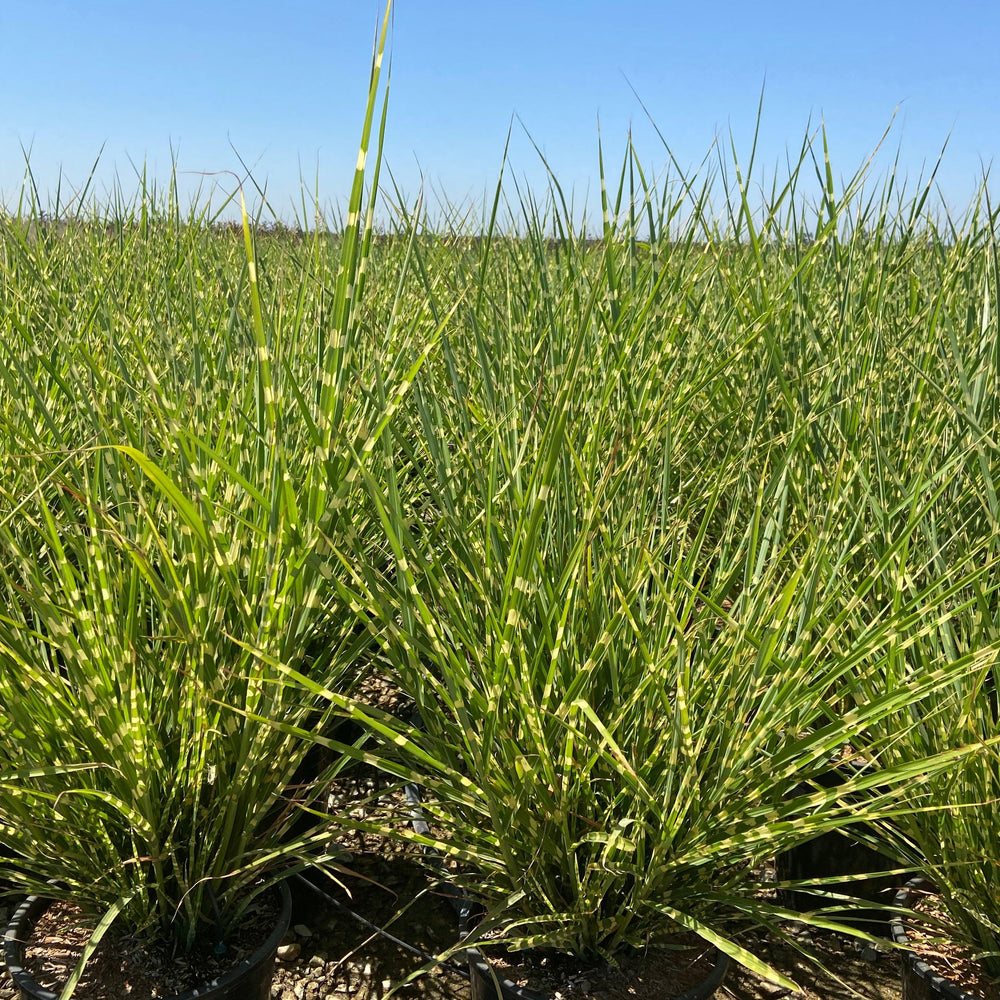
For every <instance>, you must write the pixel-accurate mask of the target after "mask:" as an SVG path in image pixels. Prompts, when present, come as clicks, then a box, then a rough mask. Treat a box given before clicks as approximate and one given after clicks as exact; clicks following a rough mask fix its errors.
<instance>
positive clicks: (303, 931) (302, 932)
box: [292, 924, 313, 938]
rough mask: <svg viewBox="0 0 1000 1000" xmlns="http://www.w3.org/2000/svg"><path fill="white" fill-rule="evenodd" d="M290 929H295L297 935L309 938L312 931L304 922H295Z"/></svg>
mask: <svg viewBox="0 0 1000 1000" xmlns="http://www.w3.org/2000/svg"><path fill="white" fill-rule="evenodd" d="M292 930H293V931H295V933H296V934H298V936H299V937H303V938H311V937H312V936H313V932H312V931H311V930H310V929H309V928H308V927H307V926H306V925H305V924H296V925H295V926H294V927H293V928H292Z"/></svg>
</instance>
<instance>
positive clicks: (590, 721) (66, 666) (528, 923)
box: [0, 12, 1000, 995]
mask: <svg viewBox="0 0 1000 1000" xmlns="http://www.w3.org/2000/svg"><path fill="white" fill-rule="evenodd" d="M387 16H388V12H387ZM384 45H385V26H384V25H383V33H382V36H381V39H380V41H379V43H378V45H377V46H376V52H375V56H374V59H373V68H372V78H371V91H370V97H369V103H368V107H367V114H366V119H365V125H364V132H363V143H362V156H361V157H360V159H359V165H358V172H357V175H356V180H355V185H354V189H353V192H352V195H351V199H350V203H349V207H348V214H347V216H346V219H345V222H344V225H343V227H342V230H341V231H340V232H338V233H337V234H335V235H334V234H331V233H329V232H328V231H326V230H325V229H324V228H323V227H319V228H316V229H313V230H311V231H302V232H293V231H289V232H284V231H280V230H278V231H275V232H273V233H271V234H270V235H268V236H267V237H266V238H264V236H263V234H262V230H261V229H260V227H258V226H257V225H255V221H259V220H251V219H249V218H248V217H247V215H246V212H245V210H244V212H243V224H242V226H240V227H236V228H235V229H234V228H233V227H226V226H221V225H218V224H217V222H218V218H219V216H218V214H213V212H212V211H211V210H210V209H209V208H207V207H205V206H204V205H195V206H194V207H192V208H191V209H190V211H189V212H187V213H186V214H182V213H181V211H180V209H179V206H178V203H177V197H176V190H175V189H174V188H173V187H172V186H171V187H170V188H169V189H168V190H167V191H165V192H158V191H156V190H155V189H153V188H151V187H149V186H147V185H145V184H143V186H142V187H141V188H140V190H139V191H138V192H137V194H136V196H135V198H134V200H132V201H131V202H127V201H125V200H124V199H122V198H121V197H120V196H119V195H115V196H114V197H111V198H110V199H108V200H107V201H106V202H105V203H104V204H102V205H96V206H95V207H94V208H93V209H92V210H85V209H84V208H83V207H82V206H83V204H84V203H85V199H84V198H82V197H81V198H80V200H79V201H78V202H77V207H76V208H75V209H74V210H73V211H71V212H63V211H60V210H59V208H58V206H56V208H55V210H54V211H51V210H48V209H47V210H46V211H44V212H43V210H42V205H41V202H40V201H39V200H38V199H37V197H27V198H26V199H25V201H24V202H23V203H22V204H21V205H20V206H19V208H18V211H17V212H16V213H15V214H13V215H10V216H7V217H4V218H0V277H2V280H0V324H2V336H0V379H2V390H0V428H2V431H0V432H2V435H3V442H4V447H3V449H2V451H0V463H2V464H0V700H2V704H3V706H4V712H3V714H2V716H0V777H2V786H0V845H2V849H3V850H4V851H5V852H6V855H7V858H8V860H7V862H6V863H3V874H4V877H5V878H7V880H8V881H9V882H12V883H13V884H14V885H16V886H17V887H19V888H22V889H26V890H31V891H43V892H46V893H47V894H50V895H54V896H58V897H67V898H68V897H72V898H74V899H76V900H77V901H79V902H81V903H83V904H84V905H85V906H86V907H87V908H88V909H89V910H90V912H91V913H92V915H93V917H94V919H95V925H96V921H98V920H99V919H100V918H102V917H105V918H108V919H106V920H105V921H104V923H102V924H101V925H100V926H101V927H102V928H103V927H104V926H105V925H106V924H107V923H108V920H110V918H115V919H119V920H121V921H124V922H125V924H126V925H127V926H128V927H129V928H130V929H132V930H133V931H146V932H148V933H152V934H173V935H174V936H175V937H176V938H177V939H178V941H179V942H180V943H181V945H182V946H184V947H189V946H190V945H191V944H192V943H193V942H194V941H195V940H196V939H197V938H198V937H199V936H200V935H204V934H210V935H217V934H221V935H223V936H224V933H225V929H226V927H227V926H228V925H229V924H230V923H231V922H232V921H233V920H234V919H235V918H236V917H237V916H238V914H239V912H240V911H241V909H242V908H243V907H245V905H246V903H247V902H248V900H249V898H250V897H251V896H252V894H253V893H254V892H256V891H259V889H260V887H261V885H262V884H265V883H266V882H267V880H269V879H274V878H279V877H281V876H283V875H284V874H286V873H287V872H288V871H289V870H290V869H291V868H294V867H295V866H296V865H300V864H303V863H305V861H306V860H308V859H310V858H316V857H318V858H320V859H323V858H325V859H326V860H327V861H331V862H335V859H334V858H333V856H331V855H330V854H328V853H327V846H326V841H327V839H328V837H329V835H330V832H331V829H332V828H335V827H336V824H337V823H338V822H349V820H348V818H347V817H327V816H326V815H325V814H324V812H323V809H322V801H321V796H322V790H323V786H324V783H325V782H326V781H327V780H328V779H329V778H330V777H331V776H333V775H334V774H336V773H337V772H338V771H339V770H340V769H341V768H342V767H344V766H345V765H346V764H348V763H349V762H350V761H351V760H352V759H359V758H365V759H369V760H373V761H375V762H377V763H379V764H380V766H382V767H383V768H384V769H385V770H386V771H387V772H388V773H390V774H393V775H396V776H397V777H399V778H400V779H401V780H407V781H416V782H418V783H419V784H420V785H421V786H422V788H423V795H424V809H425V811H426V815H427V818H428V820H429V822H430V829H431V832H430V833H429V834H427V835H418V834H416V833H413V832H412V831H409V830H408V828H405V827H403V826H399V827H397V828H395V829H392V830H388V831H386V832H388V833H391V834H392V835H394V836H399V837H405V838H409V839H411V840H414V841H416V842H418V843H421V844H423V845H424V846H426V847H431V848H434V849H435V850H436V851H437V852H439V853H440V854H443V855H445V856H446V858H448V859H449V860H450V862H452V863H451V864H450V865H449V866H448V869H447V870H448V872H449V876H448V877H450V878H452V879H453V880H454V882H455V884H456V886H457V887H458V888H460V889H461V890H462V891H463V892H465V893H468V894H469V895H470V896H471V897H473V898H474V899H475V900H476V901H478V902H479V903H481V904H482V905H483V907H484V908H485V911H486V914H487V915H486V919H485V920H484V923H483V925H482V929H488V928H499V929H501V930H502V931H503V934H504V936H505V937H506V938H507V939H508V940H509V941H510V942H511V943H512V944H513V945H514V946H516V947H527V946H535V945H548V946H554V947H558V948H562V949H568V950H571V951H574V952H576V953H578V954H581V955H594V954H601V955H609V956H613V955H614V954H616V953H618V952H619V951H620V950H621V949H623V948H626V947H629V946H641V945H643V944H645V943H648V942H650V941H653V942H655V941H656V940H658V939H659V938H661V937H663V936H664V935H666V934H669V933H670V932H671V931H674V930H677V929H678V928H681V927H684V928H690V929H693V930H695V931H696V932H697V933H698V934H700V935H701V936H702V937H703V938H705V939H706V940H708V941H711V942H713V943H715V944H717V945H718V946H719V947H720V948H722V949H723V950H724V951H726V952H728V953H729V954H730V955H732V956H734V957H735V958H736V959H738V960H739V961H741V962H743V963H744V964H746V965H748V966H750V967H751V968H754V969H757V970H758V971H761V972H763V973H764V974H767V975H770V976H771V977H772V978H775V979H776V981H781V977H780V976H778V975H777V973H775V972H773V970H770V969H768V968H767V967H766V966H764V965H763V964H762V963H761V962H760V961H759V960H758V959H757V958H755V957H754V956H753V955H752V954H751V953H750V952H749V951H748V950H747V949H746V948H745V946H744V944H743V943H741V942H742V940H743V932H744V930H745V929H746V928H748V927H751V926H760V925H763V926H766V927H769V928H771V929H772V930H773V931H774V932H775V933H778V934H783V933H785V932H784V930H783V923H782V921H783V920H784V919H785V918H786V917H787V916H788V914H787V913H785V911H783V910H781V909H780V908H779V907H778V906H776V905H775V904H774V903H773V902H771V901H769V900H768V899H767V898H766V897H764V896H762V895H761V893H760V891H759V890H760V888H761V886H760V884H759V878H758V875H757V870H758V867H759V865H760V863H761V862H762V861H764V860H765V859H767V858H769V857H771V856H773V854H774V852H775V851H776V850H779V849H782V848H786V847H790V846H793V845H795V844H796V843H799V842H802V841H803V840H806V839H808V838H809V837H811V836H814V835H816V834H817V833H820V832H822V831H825V830H828V829H833V828H836V827H838V826H842V825H844V824H846V823H847V822H848V821H849V820H853V821H857V820H858V819H868V820H869V821H871V822H873V823H881V824H882V827H883V829H884V830H885V836H886V838H887V840H891V841H892V843H893V845H894V847H895V848H896V849H897V850H898V853H899V856H900V858H904V857H905V858H912V857H914V855H915V852H916V853H920V852H922V853H923V855H924V856H925V857H926V858H927V864H928V868H929V871H930V873H931V874H932V875H933V877H934V878H935V880H936V882H937V884H938V886H939V887H940V888H941V890H942V893H943V896H944V899H945V901H946V903H947V904H948V906H949V912H950V913H951V916H952V918H953V919H954V921H955V925H956V928H957V929H956V932H955V933H957V934H959V935H960V936H962V937H964V938H967V939H969V940H970V941H972V942H974V944H975V947H976V949H977V950H978V951H979V952H980V953H982V954H983V955H984V956H993V957H994V959H995V954H996V952H997V940H998V935H1000V932H998V928H1000V891H998V889H997V886H996V884H995V879H994V878H993V876H992V874H990V873H992V872H995V870H996V847H995V845H996V843H997V831H996V822H995V815H996V811H995V808H994V804H995V802H996V800H997V797H998V792H997V788H996V780H995V779H996V759H995V758H996V746H995V743H994V742H993V741H994V740H995V738H996V736H997V711H996V698H997V694H996V690H997V680H996V665H995V663H996V643H997V638H998V636H997V628H996V618H997V588H996V582H995V580H996V562H997V557H998V552H997V545H998V542H997V538H998V537H1000V536H998V532H997V527H998V524H997V521H998V516H1000V507H998V499H997V481H996V476H995V470H996V469H997V468H998V464H997V433H998V412H997V399H998V395H997V389H998V377H1000V337H998V332H997V320H996V299H997V289H998V280H1000V267H998V254H997V244H996V226H997V217H996V212H995V211H994V210H993V208H992V207H991V205H990V204H989V202H988V199H987V196H986V191H985V188H984V190H983V192H982V193H981V195H980V196H979V197H978V198H977V200H976V201H975V202H974V203H973V204H972V205H971V206H970V207H969V209H968V211H967V212H966V213H965V214H963V215H962V216H960V217H955V216H953V215H949V214H948V212H947V211H946V210H945V209H944V208H942V207H940V206H936V207H935V202H934V199H933V197H932V192H933V178H931V179H930V181H928V182H927V183H926V184H922V185H919V186H918V187H916V188H915V189H912V190H909V191H908V190H907V189H906V187H905V185H904V184H903V183H902V179H901V178H898V177H896V176H893V175H890V176H889V177H888V179H886V180H884V181H881V182H877V181H876V180H875V179H873V178H872V177H870V176H869V175H868V173H867V169H866V168H862V169H861V170H859V171H858V173H857V174H855V175H853V176H851V177H849V178H848V179H847V180H846V181H845V182H843V183H842V184H839V185H838V184H836V183H835V182H834V179H833V178H834V176H835V173H834V168H833V165H832V163H831V160H830V154H829V151H828V149H827V146H826V137H825V135H823V133H822V132H820V133H819V134H818V135H814V136H810V137H808V138H807V140H806V141H805V142H804V144H803V146H802V148H801V153H800V156H799V159H798V160H797V161H796V162H793V163H792V165H791V167H790V168H789V170H788V171H787V175H786V176H781V177H776V179H775V181H774V183H773V185H772V186H771V187H770V188H768V189H765V190H759V189H757V188H755V187H752V186H751V185H750V183H749V180H748V178H750V177H752V176H757V174H758V173H759V171H758V170H757V167H756V164H755V163H754V156H753V153H751V156H750V157H749V159H748V160H747V162H742V161H741V160H740V158H739V157H738V156H737V154H736V152H735V150H730V151H724V150H721V149H720V150H719V151H717V152H718V155H717V158H716V159H715V161H711V160H709V161H706V163H707V164H708V166H706V167H705V168H704V169H703V171H702V172H694V173H691V174H688V175H685V174H682V173H680V172H678V171H677V170H676V168H672V169H671V170H670V171H668V172H667V173H666V174H665V175H663V176H660V177H656V178H654V177H652V176H650V175H649V174H648V173H647V172H646V171H645V170H644V168H643V166H642V164H641V163H640V162H639V159H638V157H637V156H636V154H635V151H634V150H633V149H632V148H631V147H629V148H627V149H626V152H625V155H624V157H623V158H622V161H621V166H620V169H619V170H616V171H614V173H610V172H609V171H608V169H607V168H606V166H605V158H604V154H603V150H601V151H600V165H601V172H602V216H601V219H600V220H599V230H600V236H599V238H594V237H593V235H592V234H590V230H589V228H588V223H587V222H586V220H583V221H581V220H580V219H579V218H578V217H576V215H575V214H574V210H573V208H572V207H571V204H570V203H569V201H568V199H567V197H566V195H565V193H564V192H563V191H562V189H561V188H560V187H559V184H558V181H557V179H556V178H554V177H553V178H551V181H550V186H549V189H548V191H546V192H544V193H536V192H527V191H523V190H519V189H518V188H517V186H516V185H515V184H512V183H511V182H508V181H503V180H502V181H501V182H500V183H499V184H498V186H497V189H496V197H495V200H494V201H493V203H492V205H489V206H487V208H486V211H485V213H484V216H483V218H482V219H481V220H480V221H478V222H476V223H474V224H473V223H471V222H470V221H469V219H468V217H467V216H466V215H465V214H463V212H462V211H461V210H459V209H454V210H451V209H448V208H447V207H445V209H443V211H444V213H445V217H444V218H443V220H440V219H439V220H437V224H436V225H432V224H431V222H430V220H429V219H428V218H427V217H426V215H425V212H424V209H423V207H422V205H421V204H420V203H417V204H416V205H413V206H410V207H405V206H402V203H401V202H400V200H399V199H398V198H396V199H393V201H394V203H395V204H396V205H397V206H398V207H397V209H396V212H395V215H394V216H393V218H392V223H391V226H390V231H389V232H388V233H386V234H384V235H382V236H380V237H379V238H376V235H375V224H374V219H375V214H376V205H377V194H376V192H377V191H378V183H379V166H380V160H381V156H380V150H381V142H382V133H383V130H384V125H385V104H384V99H383V96H382V94H383V91H382V90H380V86H379V73H380V68H381V58H382V53H383V51H384ZM370 143H374V149H375V155H373V157H372V163H373V164H374V166H373V167H372V166H370V167H369V168H368V170H367V173H366V166H365V158H366V153H367V151H368V148H369V144H370ZM713 162H714V165H712V164H713ZM366 177H367V184H366ZM28 190H29V191H30V186H29V189H28ZM720 191H721V192H722V195H721V201H720ZM720 206H721V211H720V210H719V209H720ZM375 663H377V664H378V666H379V668H380V669H382V670H384V671H387V672H389V673H390V674H391V676H392V677H393V678H394V679H395V680H396V682H397V683H398V684H399V685H400V686H401V687H402V688H403V689H404V690H405V691H406V692H407V693H408V694H409V695H411V696H412V698H413V699H414V701H415V703H416V706H417V708H418V710H419V716H420V724H419V725H410V724H408V723H404V722H401V721H400V720H396V719H392V718H390V717H388V716H384V715H382V714H381V713H379V712H378V711H377V710H375V709H372V708H368V707H366V706H364V705H362V704H360V703H358V702H356V701H355V700H353V699H352V697H351V692H352V690H353V686H354V684H355V682H356V681H357V679H358V677H359V676H360V675H361V673H362V672H363V671H364V670H365V669H367V668H368V667H369V666H371V665H372V664H375ZM348 715H349V716H351V717H352V718H353V719H354V720H355V722H360V723H362V725H363V726H364V727H365V730H366V734H367V735H366V737H362V739H361V740H360V741H359V743H358V745H357V746H353V745H350V741H348V743H347V744H344V743H343V742H342V739H343V738H342V736H338V734H337V732H336V730H335V729H333V728H332V727H334V726H335V725H336V723H337V721H338V720H340V719H342V718H343V717H344V716H348ZM331 733H332V734H333V736H332V739H329V738H327V737H329V736H330V734H331ZM317 737H318V739H319V741H320V742H324V741H325V742H327V744H328V746H333V747H335V748H336V749H337V750H338V753H337V754H334V755H333V756H332V757H330V758H328V759H327V764H326V765H324V768H323V769H322V773H320V774H319V775H316V774H311V775H307V774H306V771H305V770H304V761H305V758H306V754H307V752H308V750H309V746H310V742H311V741H314V740H315V739H316V738H317ZM365 740H367V742H366V743H365ZM362 743H365V745H364V746H362V745H361V744H362ZM845 748H847V750H846V751H845ZM845 752H847V753H853V754H854V755H855V756H857V757H859V758H863V759H864V760H866V761H868V762H869V764H870V765H872V766H871V767H869V768H868V769H865V770H860V771H858V772H857V773H856V776H855V777H853V778H851V779H850V780H849V781H847V782H846V783H845V784H843V785H841V786H838V787H836V788H833V789H830V788H826V787H825V786H824V785H823V784H822V783H821V782H820V781H819V778H820V775H821V774H822V773H823V772H824V771H825V770H827V769H828V768H829V767H830V766H831V761H833V760H836V759H838V757H839V756H841V755H842V754H844V753H845ZM304 775H305V777H304ZM302 805H305V806H314V807H315V808H314V809H313V810H312V811H309V812H303V811H301V810H300V809H299V808H298V807H299V806H302ZM303 817H305V819H303ZM262 879H263V880H264V881H263V882H262ZM833 902H834V901H833V900H831V904H833ZM833 908H836V907H833ZM811 919H812V920H813V921H814V922H816V923H820V924H822V923H824V922H828V919H827V917H826V915H825V914H824V912H823V911H822V910H821V911H818V912H817V913H815V914H813V915H811ZM71 987H72V983H70V984H69V985H68V987H67V992H66V995H68V992H69V990H70V989H71Z"/></svg>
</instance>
